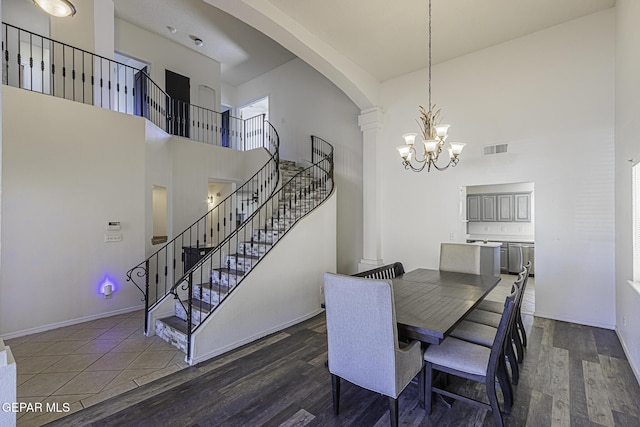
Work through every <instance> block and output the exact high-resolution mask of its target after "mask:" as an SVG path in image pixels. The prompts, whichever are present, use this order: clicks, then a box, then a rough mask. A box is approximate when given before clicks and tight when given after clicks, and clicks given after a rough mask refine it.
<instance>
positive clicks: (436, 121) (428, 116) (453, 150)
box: [398, 0, 465, 172]
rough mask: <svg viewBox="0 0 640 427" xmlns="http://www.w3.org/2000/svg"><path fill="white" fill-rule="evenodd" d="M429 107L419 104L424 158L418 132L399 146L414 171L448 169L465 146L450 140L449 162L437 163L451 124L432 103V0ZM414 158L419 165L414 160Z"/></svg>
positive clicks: (455, 161) (404, 159)
mask: <svg viewBox="0 0 640 427" xmlns="http://www.w3.org/2000/svg"><path fill="white" fill-rule="evenodd" d="M428 70H429V84H428V86H429V96H428V101H429V109H428V110H427V109H425V108H424V107H423V106H422V105H419V106H418V111H419V112H420V120H418V124H419V125H420V133H421V136H422V143H423V145H424V151H423V154H422V158H418V155H417V151H416V148H415V141H416V137H417V136H418V134H417V133H405V134H404V135H402V137H403V138H404V141H405V144H404V145H401V146H400V147H398V152H399V153H400V157H402V164H403V166H404V168H405V169H410V170H412V171H414V172H421V171H423V170H424V169H425V168H426V169H427V172H429V171H430V170H431V167H432V166H433V167H434V168H435V169H437V170H439V171H443V170H445V169H447V168H448V167H449V166H455V165H457V164H458V161H459V156H460V153H462V150H463V148H464V146H465V144H463V143H462V142H450V143H449V147H448V148H447V151H448V152H449V163H447V164H446V165H443V166H439V165H438V164H437V162H438V159H439V158H440V154H441V153H442V148H443V146H444V143H445V141H446V139H447V137H448V130H449V127H450V125H446V124H441V123H440V110H436V106H435V104H432V103H431V0H429V65H428ZM412 160H414V161H415V162H416V163H417V165H414V163H413V162H412Z"/></svg>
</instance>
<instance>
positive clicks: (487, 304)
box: [477, 261, 532, 347]
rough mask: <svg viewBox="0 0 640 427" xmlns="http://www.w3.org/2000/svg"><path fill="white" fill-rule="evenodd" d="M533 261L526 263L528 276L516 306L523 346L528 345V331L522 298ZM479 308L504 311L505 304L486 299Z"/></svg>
mask: <svg viewBox="0 0 640 427" xmlns="http://www.w3.org/2000/svg"><path fill="white" fill-rule="evenodd" d="M531 265H532V264H531V261H527V263H526V264H525V265H524V268H525V270H526V276H525V278H524V283H523V284H522V295H521V296H520V301H519V303H518V305H517V306H516V322H517V323H516V326H517V331H518V335H519V338H520V342H521V343H522V347H526V346H527V331H526V330H525V328H524V322H523V321H522V300H523V299H524V293H525V290H526V288H527V281H528V280H529V273H530V272H531ZM477 308H478V309H480V310H485V311H492V312H494V313H502V309H503V306H502V304H501V303H499V302H497V301H487V300H484V301H482V302H481V303H480V304H478V307H477Z"/></svg>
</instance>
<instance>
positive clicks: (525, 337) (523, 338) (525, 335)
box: [516, 313, 527, 347]
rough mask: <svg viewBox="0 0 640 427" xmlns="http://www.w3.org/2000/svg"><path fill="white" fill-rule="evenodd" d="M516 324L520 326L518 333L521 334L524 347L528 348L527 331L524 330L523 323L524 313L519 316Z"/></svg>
mask: <svg viewBox="0 0 640 427" xmlns="http://www.w3.org/2000/svg"><path fill="white" fill-rule="evenodd" d="M516 323H517V324H518V331H519V332H520V338H521V339H522V346H523V347H526V346H527V331H525V330H524V323H523V322H522V313H518V314H517V318H516Z"/></svg>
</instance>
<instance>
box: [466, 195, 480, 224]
mask: <svg viewBox="0 0 640 427" xmlns="http://www.w3.org/2000/svg"><path fill="white" fill-rule="evenodd" d="M481 220H482V216H481V215H480V196H479V195H477V196H467V221H473V222H478V221H481Z"/></svg>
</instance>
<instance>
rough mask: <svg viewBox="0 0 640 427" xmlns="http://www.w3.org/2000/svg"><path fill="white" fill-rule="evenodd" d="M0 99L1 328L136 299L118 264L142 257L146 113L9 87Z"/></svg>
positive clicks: (39, 325)
mask: <svg viewBox="0 0 640 427" xmlns="http://www.w3.org/2000/svg"><path fill="white" fill-rule="evenodd" d="M2 101H3V104H4V108H3V109H2V113H3V120H2V122H3V127H2V134H3V141H4V144H3V158H2V161H3V165H2V167H3V168H2V169H3V170H2V172H3V176H2V185H3V192H2V206H3V212H2V230H3V233H2V247H3V251H2V260H1V263H2V271H1V273H0V274H1V276H0V280H1V282H0V336H2V335H5V336H6V335H12V334H18V335H21V334H25V333H29V332H36V331H38V330H42V329H43V328H44V329H47V328H51V327H54V326H57V325H61V324H66V322H72V321H75V320H78V319H86V318H92V317H95V316H103V315H106V314H107V313H113V312H118V311H123V310H128V309H131V308H132V307H136V306H139V304H140V294H139V291H138V290H137V289H135V288H133V287H132V286H130V285H128V284H126V283H125V272H126V271H127V270H128V269H129V268H130V267H132V265H133V264H135V262H138V261H139V260H141V259H143V256H144V243H143V239H144V214H145V204H144V198H143V197H141V195H142V194H143V190H144V187H143V185H144V158H145V144H144V140H145V134H144V129H145V128H144V120H142V119H140V118H139V117H133V116H127V115H124V114H120V113H116V112H112V111H109V110H103V109H99V108H95V107H92V106H89V105H85V104H81V103H76V102H70V101H66V100H62V99H59V98H55V97H51V96H46V95H41V94H38V93H32V92H29V91H25V90H21V89H16V88H12V87H7V86H5V87H3V99H2ZM8 106H10V107H8ZM109 221H120V222H121V225H122V229H121V231H120V232H121V233H122V241H121V242H116V243H105V242H104V235H105V234H106V226H107V223H108V222H109ZM106 276H108V277H109V279H110V280H111V281H112V282H114V283H115V285H116V288H117V291H116V292H114V294H113V297H112V298H111V299H108V300H107V299H105V298H104V297H103V296H102V295H100V294H99V293H98V292H99V286H100V284H101V282H102V281H103V279H104V278H105V277H106ZM53 302H55V303H53Z"/></svg>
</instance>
